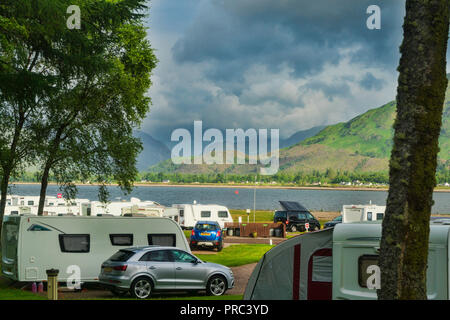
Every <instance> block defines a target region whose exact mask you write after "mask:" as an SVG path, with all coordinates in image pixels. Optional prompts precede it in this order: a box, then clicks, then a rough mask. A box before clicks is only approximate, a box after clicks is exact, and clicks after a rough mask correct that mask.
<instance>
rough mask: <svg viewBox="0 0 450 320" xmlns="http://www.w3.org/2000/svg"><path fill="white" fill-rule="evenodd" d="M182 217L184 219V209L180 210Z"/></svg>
mask: <svg viewBox="0 0 450 320" xmlns="http://www.w3.org/2000/svg"><path fill="white" fill-rule="evenodd" d="M180 217H184V209H180Z"/></svg>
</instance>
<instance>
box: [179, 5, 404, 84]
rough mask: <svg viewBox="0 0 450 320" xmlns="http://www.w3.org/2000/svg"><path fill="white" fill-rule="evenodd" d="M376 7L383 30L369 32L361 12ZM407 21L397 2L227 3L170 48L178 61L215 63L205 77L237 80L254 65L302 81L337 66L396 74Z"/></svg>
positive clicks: (204, 14) (207, 11)
mask: <svg viewBox="0 0 450 320" xmlns="http://www.w3.org/2000/svg"><path fill="white" fill-rule="evenodd" d="M372 4H377V5H379V6H380V8H381V17H382V24H381V30H369V29H368V28H367V27H366V19H367V18H368V16H369V15H368V14H367V13H366V9H367V7H368V6H370V5H372ZM403 15H404V1H402V0H385V1H374V0H358V1H355V0H340V1H331V0H315V1H310V0H286V1H272V0H258V1H254V0H227V1H212V2H210V4H209V5H207V6H206V7H205V8H203V10H201V12H200V14H199V15H198V17H197V18H196V20H195V21H194V23H193V24H192V25H191V26H190V28H189V29H188V30H187V31H186V32H185V34H184V35H183V36H182V37H181V38H180V39H179V41H177V43H176V44H175V46H174V47H173V54H174V58H175V60H176V61H177V62H181V63H182V62H198V61H212V62H213V63H215V64H216V70H214V71H215V72H214V73H213V74H210V75H209V77H211V78H212V79H226V78H236V77H239V74H240V72H239V70H241V72H242V71H243V70H245V69H246V67H247V66H249V65H251V64H264V65H265V66H267V67H268V68H269V69H270V70H277V68H279V67H280V66H281V65H283V64H287V65H289V66H290V67H292V68H293V69H294V72H295V75H296V76H298V77H300V76H304V75H306V74H311V73H316V72H319V71H321V70H322V68H323V67H324V65H325V64H326V63H328V64H330V63H331V64H336V63H338V62H339V61H340V60H341V59H342V54H343V53H342V51H341V50H340V49H342V48H353V54H352V56H351V58H352V59H353V60H354V61H357V62H360V63H365V64H368V65H373V66H377V67H382V68H391V69H392V68H395V66H396V64H397V63H398V58H399V53H398V45H399V44H400V41H401V25H402V18H403Z"/></svg>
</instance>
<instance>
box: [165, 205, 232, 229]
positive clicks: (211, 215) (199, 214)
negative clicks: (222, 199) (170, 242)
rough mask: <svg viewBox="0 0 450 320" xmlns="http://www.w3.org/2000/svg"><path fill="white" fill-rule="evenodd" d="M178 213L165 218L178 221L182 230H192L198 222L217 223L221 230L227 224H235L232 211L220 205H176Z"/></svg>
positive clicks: (174, 206)
mask: <svg viewBox="0 0 450 320" xmlns="http://www.w3.org/2000/svg"><path fill="white" fill-rule="evenodd" d="M172 207H173V208H176V209H177V211H175V212H173V213H167V214H165V215H164V216H165V217H169V218H171V219H173V220H176V219H178V223H179V224H180V226H181V227H182V228H185V229H191V228H193V227H194V226H195V224H196V223H197V221H217V222H218V223H219V225H220V227H221V228H223V227H224V226H225V222H233V218H232V217H231V214H230V211H229V210H228V208H227V207H225V206H221V205H218V204H197V203H195V202H194V204H174V205H172Z"/></svg>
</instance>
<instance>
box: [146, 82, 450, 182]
mask: <svg viewBox="0 0 450 320" xmlns="http://www.w3.org/2000/svg"><path fill="white" fill-rule="evenodd" d="M395 113H396V103H395V101H392V102H389V103H387V104H385V105H383V106H381V107H379V108H375V109H371V110H369V111H367V112H365V113H363V114H361V115H359V116H357V117H355V118H353V119H351V120H350V121H347V122H342V123H338V124H335V125H331V126H328V127H326V128H324V129H323V130H321V131H320V132H318V133H317V134H315V135H314V136H312V137H309V138H306V139H305V140H303V141H300V142H298V143H297V144H295V145H291V146H290V147H287V148H285V149H281V150H280V171H287V172H298V171H311V170H319V171H324V170H326V169H328V168H332V169H334V170H347V171H359V172H379V171H387V170H388V163H389V157H390V153H391V149H392V137H393V134H394V130H393V127H392V125H393V123H394V119H395ZM313 129H314V128H313ZM280 145H281V142H280ZM439 146H440V152H439V154H438V159H439V163H440V164H443V165H446V166H450V87H449V88H447V92H446V99H445V105H444V112H443V119H442V128H441V135H440V139H439ZM151 170H152V171H162V172H180V173H213V172H215V173H219V172H225V173H240V174H246V173H251V172H255V166H254V165H213V166H207V165H182V166H176V165H174V164H172V163H171V161H170V160H168V161H165V162H163V163H159V164H158V165H156V166H153V167H152V168H151Z"/></svg>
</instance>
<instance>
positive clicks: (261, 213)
mask: <svg viewBox="0 0 450 320" xmlns="http://www.w3.org/2000/svg"><path fill="white" fill-rule="evenodd" d="M230 213H231V216H232V217H233V221H234V222H238V221H239V217H242V222H243V223H246V222H247V217H249V221H250V222H253V210H251V212H250V215H249V216H247V212H246V211H245V210H234V209H231V210H230ZM255 222H273V211H267V210H256V213H255Z"/></svg>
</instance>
